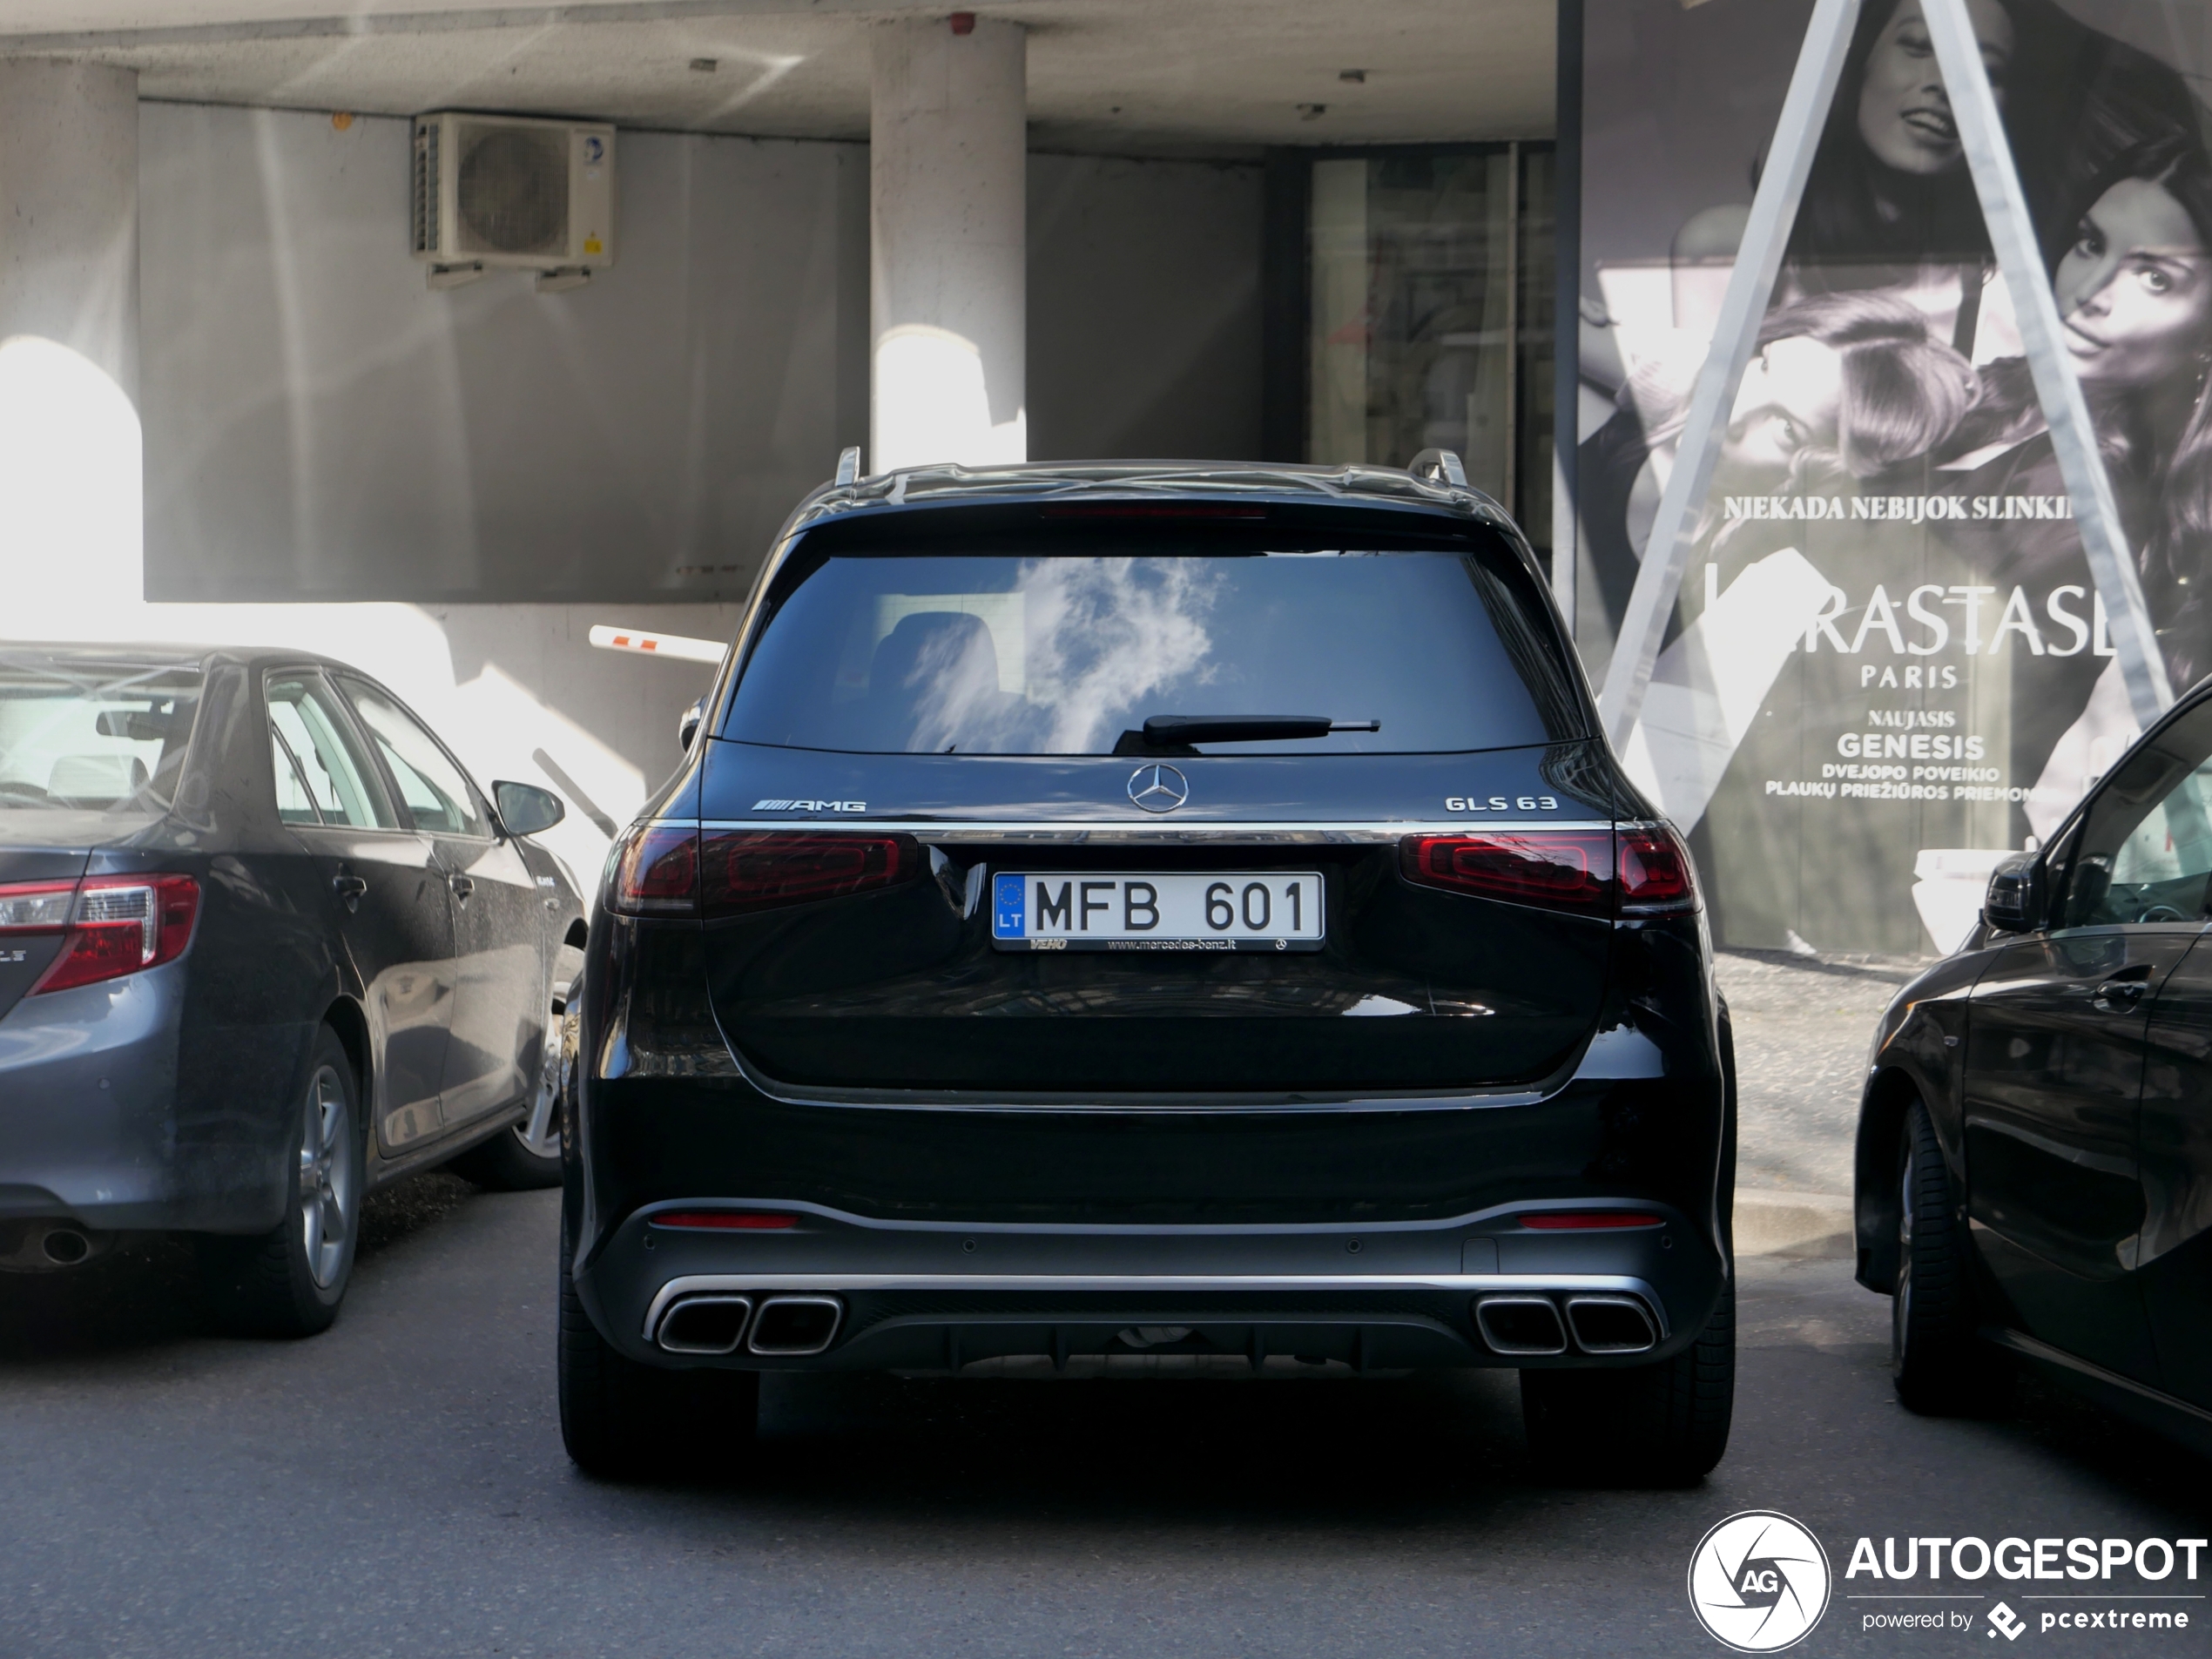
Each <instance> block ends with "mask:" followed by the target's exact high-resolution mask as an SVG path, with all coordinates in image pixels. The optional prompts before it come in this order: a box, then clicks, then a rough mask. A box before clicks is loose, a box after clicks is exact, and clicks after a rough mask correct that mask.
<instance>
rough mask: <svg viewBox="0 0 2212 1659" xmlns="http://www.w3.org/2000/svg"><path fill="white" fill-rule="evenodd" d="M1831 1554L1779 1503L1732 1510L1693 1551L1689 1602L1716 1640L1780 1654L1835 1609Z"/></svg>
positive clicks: (1743, 1648) (1747, 1650) (1743, 1650)
mask: <svg viewBox="0 0 2212 1659" xmlns="http://www.w3.org/2000/svg"><path fill="white" fill-rule="evenodd" d="M1828 1590H1829V1571H1828V1552H1827V1551H1825V1550H1824V1549H1823V1548H1821V1547H1820V1540H1818V1539H1817V1538H1815V1537H1814V1536H1813V1535H1812V1534H1811V1532H1810V1531H1808V1530H1807V1529H1806V1528H1805V1527H1802V1526H1800V1525H1798V1524H1797V1522H1796V1521H1792V1520H1791V1518H1790V1517H1789V1516H1787V1515H1784V1514H1777V1512H1775V1511H1774V1510H1771V1509H1746V1510H1745V1511H1743V1514H1736V1515H1730V1517H1729V1518H1728V1519H1727V1520H1726V1521H1722V1522H1721V1523H1720V1525H1718V1526H1717V1527H1714V1528H1713V1529H1712V1530H1711V1531H1710V1532H1709V1533H1707V1534H1705V1535H1704V1536H1703V1538H1701V1539H1699V1540H1698V1541H1697V1548H1696V1550H1694V1551H1693V1552H1692V1553H1691V1554H1690V1557H1689V1607H1690V1611H1691V1612H1693V1613H1695V1614H1696V1615H1697V1622H1698V1623H1700V1624H1702V1625H1703V1626H1704V1627H1705V1629H1706V1631H1707V1632H1708V1633H1709V1634H1710V1635H1711V1636H1712V1637H1713V1639H1714V1640H1715V1641H1716V1642H1725V1643H1726V1644H1727V1645H1728V1646H1730V1647H1731V1648H1733V1649H1736V1650H1737V1652H1738V1653H1779V1652H1780V1651H1781V1650H1782V1649H1784V1648H1787V1647H1791V1646H1794V1645H1795V1644H1796V1643H1797V1642H1802V1641H1804V1639H1805V1637H1806V1636H1808V1635H1811V1633H1812V1628H1813V1626H1815V1625H1816V1624H1818V1623H1819V1622H1820V1615H1822V1614H1823V1613H1825V1612H1826V1611H1827V1610H1828Z"/></svg>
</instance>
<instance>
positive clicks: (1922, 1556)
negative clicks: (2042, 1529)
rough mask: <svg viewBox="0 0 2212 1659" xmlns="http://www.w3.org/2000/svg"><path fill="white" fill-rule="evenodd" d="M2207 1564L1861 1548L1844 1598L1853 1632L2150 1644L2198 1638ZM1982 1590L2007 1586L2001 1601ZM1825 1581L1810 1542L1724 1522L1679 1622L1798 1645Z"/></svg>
mask: <svg viewBox="0 0 2212 1659" xmlns="http://www.w3.org/2000/svg"><path fill="white" fill-rule="evenodd" d="M2209 1555H2212V1543H2208V1542H2207V1541H2205V1540H2204V1539H2202V1538H2174V1539H2165V1538H2141V1539H2128V1538H2033V1539H2031V1538H2000V1539H1999V1540H1998V1541H1996V1542H1995V1543H1991V1542H1989V1541H1986V1540H1985V1539H1981V1538H1973V1537H1967V1538H1928V1537H1906V1538H1899V1537H1885V1538H1883V1539H1881V1540H1880V1541H1879V1547H1877V1541H1876V1540H1874V1539H1872V1538H1865V1537H1862V1538H1859V1539H1858V1540H1857V1541H1855V1542H1854V1543H1853V1545H1852V1547H1851V1559H1850V1562H1849V1564H1848V1565H1847V1566H1846V1567H1845V1568H1844V1584H1843V1589H1842V1592H1841V1594H1842V1595H1843V1597H1844V1599H1845V1600H1847V1601H1851V1602H1857V1603H1858V1604H1859V1605H1858V1607H1856V1608H1853V1609H1852V1615H1853V1616H1855V1617H1856V1618H1857V1619H1858V1622H1859V1629H1860V1630H1861V1631H1862V1632H1869V1633H1871V1632H1892V1633H1895V1634H1898V1635H1907V1634H1911V1635H1919V1634H1923V1633H1926V1632H1931V1631H1940V1630H1948V1631H1950V1632H1952V1633H1953V1634H1954V1635H1959V1634H1969V1635H1970V1634H1975V1633H1979V1635H1983V1636H1986V1637H1987V1638H1988V1639H1989V1640H1990V1641H1992V1642H1998V1641H1999V1640H2000V1638H2001V1639H2002V1644H2004V1645H2009V1644H2011V1643H2013V1642H2018V1641H2019V1640H2020V1637H2021V1636H2023V1635H2031V1634H2033V1635H2045V1634H2049V1635H2058V1634H2060V1633H2061V1632H2063V1633H2065V1634H2067V1635H2072V1634H2073V1633H2074V1632H2075V1631H2092V1632H2095V1631H2128V1632H2130V1633H2133V1632H2136V1631H2141V1632H2142V1633H2143V1635H2145V1636H2146V1637H2148V1638H2150V1639H2151V1640H2153V1641H2156V1640H2158V1639H2160V1638H2161V1637H2166V1638H2168V1639H2171V1637H2173V1636H2174V1635H2177V1634H2178V1633H2182V1632H2187V1631H2190V1630H2201V1629H2202V1628H2203V1625H2204V1619H2203V1617H2202V1616H2200V1615H2202V1607H2201V1605H2199V1604H2202V1602H2204V1601H2205V1600H2206V1599H2207V1597H2206V1592H2205V1590H2204V1589H2203V1588H2202V1586H2201V1585H2200V1582H2199V1581H2198V1577H2197V1575H2198V1573H2199V1571H2200V1570H2201V1569H2202V1568H2203V1567H2205V1566H2206V1565H2207V1564H2208V1556H2209ZM1993 1579H1995V1580H2001V1581H2006V1582H2005V1583H2004V1584H2003V1586H2002V1588H2001V1591H2000V1586H1999V1585H1998V1584H1996V1583H1993V1582H1991V1581H1992V1580H1993ZM1833 1582H1834V1581H1833V1576H1832V1575H1831V1571H1830V1568H1829V1564H1828V1553H1827V1551H1826V1549H1825V1548H1823V1547H1822V1545H1821V1542H1820V1541H1819V1540H1818V1539H1817V1538H1816V1537H1814V1536H1813V1534H1812V1532H1811V1529H1810V1528H1808V1527H1804V1526H1803V1525H1801V1524H1800V1523H1799V1522H1797V1521H1794V1520H1792V1519H1791V1517H1790V1516H1788V1515H1785V1514H1780V1513H1779V1512H1777V1511H1776V1510H1772V1509H1747V1510H1745V1511H1743V1513H1742V1514H1734V1515H1730V1517H1729V1518H1728V1519H1727V1520H1726V1521H1722V1522H1721V1523H1720V1524H1719V1525H1718V1526H1716V1527H1714V1528H1713V1529H1712V1530H1711V1531H1710V1532H1709V1533H1707V1534H1705V1535H1704V1537H1703V1538H1702V1539H1700V1540H1699V1541H1698V1542H1697V1548H1696V1551H1695V1552H1693V1553H1692V1554H1691V1556H1690V1559H1689V1606H1690V1610H1691V1611H1692V1612H1694V1613H1695V1614H1696V1615H1697V1622H1699V1623H1700V1624H1702V1625H1703V1626H1704V1627H1705V1629H1706V1631H1707V1633H1708V1634H1710V1635H1711V1636H1712V1637H1713V1638H1714V1639H1715V1640H1716V1641H1717V1642H1723V1643H1724V1644H1726V1645H1727V1646H1729V1647H1730V1648H1733V1649H1736V1650H1737V1652H1738V1653H1778V1652H1780V1651H1781V1650H1782V1649H1784V1648H1789V1647H1793V1646H1795V1645H1796V1644H1797V1642H1802V1641H1804V1638H1805V1637H1806V1636H1808V1635H1811V1633H1812V1629H1813V1627H1814V1626H1815V1625H1817V1624H1818V1623H1819V1622H1820V1616H1821V1615H1822V1614H1823V1613H1824V1612H1826V1611H1827V1609H1828V1602H1829V1600H1830V1598H1831V1595H1832V1594H1834V1593H1835V1592H1834V1589H1833ZM2001 1596H2009V1597H2011V1598H2012V1600H2013V1601H2015V1602H2021V1603H2023V1606H2022V1607H2021V1608H2020V1609H2018V1610H2015V1609H2014V1608H2013V1607H2012V1606H2011V1605H2010V1603H2009V1602H2006V1601H2005V1600H2003V1599H2000V1597H2001ZM1975 1645H1976V1646H1978V1647H1979V1645H1980V1644H1979V1643H1977V1644H1975Z"/></svg>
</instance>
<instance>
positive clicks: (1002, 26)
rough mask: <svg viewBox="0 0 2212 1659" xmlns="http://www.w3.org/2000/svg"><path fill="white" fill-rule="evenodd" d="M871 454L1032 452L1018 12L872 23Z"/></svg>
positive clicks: (880, 468) (920, 458)
mask: <svg viewBox="0 0 2212 1659" xmlns="http://www.w3.org/2000/svg"><path fill="white" fill-rule="evenodd" d="M870 33H871V35H872V37H873V48H874V64H873V84H872V92H871V97H872V104H871V108H870V118H869V141H870V163H869V165H870V173H871V187H870V196H871V211H870V216H869V251H870V283H869V288H870V307H869V308H870V314H871V315H870V338H871V341H872V342H873V344H872V349H871V352H870V372H871V380H870V400H869V401H870V410H869V415H870V418H869V423H868V426H869V431H868V438H869V442H868V454H867V469H868V470H869V471H870V472H887V471H889V470H891V469H893V468H896V467H905V466H913V465H916V464H919V463H922V462H934V461H959V462H969V463H972V464H974V463H981V464H988V463H992V462H1008V461H1022V460H1026V459H1027V458H1028V413H1027V409H1026V406H1025V399H1024V391H1023V374H1024V370H1025V359H1026V355H1027V342H1026V338H1025V336H1026V332H1027V329H1028V274H1027V268H1026V267H1027V260H1028V211H1027V204H1026V192H1027V189H1028V51H1027V37H1026V35H1025V33H1024V31H1023V30H1022V28H1021V26H1020V25H1019V24H1009V23H1001V22H998V21H996V20H995V19H992V18H988V17H970V16H969V15H968V14H967V13H957V14H955V15H954V17H949V18H948V17H930V18H902V19H900V20H898V21H895V22H886V23H880V24H875V25H874V26H873V29H872V30H871V31H870Z"/></svg>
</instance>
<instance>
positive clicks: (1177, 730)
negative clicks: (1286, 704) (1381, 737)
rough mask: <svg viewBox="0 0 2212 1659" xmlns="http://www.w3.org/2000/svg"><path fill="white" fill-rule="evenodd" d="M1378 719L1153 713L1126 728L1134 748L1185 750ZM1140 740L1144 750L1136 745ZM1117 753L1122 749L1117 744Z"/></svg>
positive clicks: (1356, 727) (1354, 727) (1372, 723)
mask: <svg viewBox="0 0 2212 1659" xmlns="http://www.w3.org/2000/svg"><path fill="white" fill-rule="evenodd" d="M1381 730H1382V722H1381V721H1380V720H1332V719H1330V718H1328V716H1326V715H1325V714H1156V715H1154V716H1152V718H1150V719H1149V720H1147V721H1145V723H1144V729H1143V732H1123V734H1122V738H1123V743H1131V751H1132V752H1138V753H1142V752H1144V750H1175V751H1177V752H1184V753H1187V752H1190V745H1192V744H1194V743H1269V742H1278V741H1281V740H1283V739H1285V738H1325V737H1327V736H1328V735H1329V733H1331V732H1379V731H1381ZM1132 739H1134V740H1135V741H1136V742H1140V743H1142V744H1143V745H1144V748H1143V750H1139V749H1136V747H1135V744H1134V743H1132V742H1131V740H1132ZM1115 752H1116V753H1117V754H1118V753H1121V752H1123V750H1122V748H1121V745H1116V747H1115Z"/></svg>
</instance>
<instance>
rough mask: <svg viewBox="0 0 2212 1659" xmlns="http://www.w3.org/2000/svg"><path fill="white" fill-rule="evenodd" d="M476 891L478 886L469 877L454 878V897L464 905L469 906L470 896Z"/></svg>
mask: <svg viewBox="0 0 2212 1659" xmlns="http://www.w3.org/2000/svg"><path fill="white" fill-rule="evenodd" d="M475 890H476V884H475V882H474V881H472V880H469V878H468V877H467V876H465V875H457V876H455V877H454V878H453V896H454V897H455V898H456V899H458V900H461V902H462V903H463V904H467V903H468V902H469V894H472V893H474V892H475Z"/></svg>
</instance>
